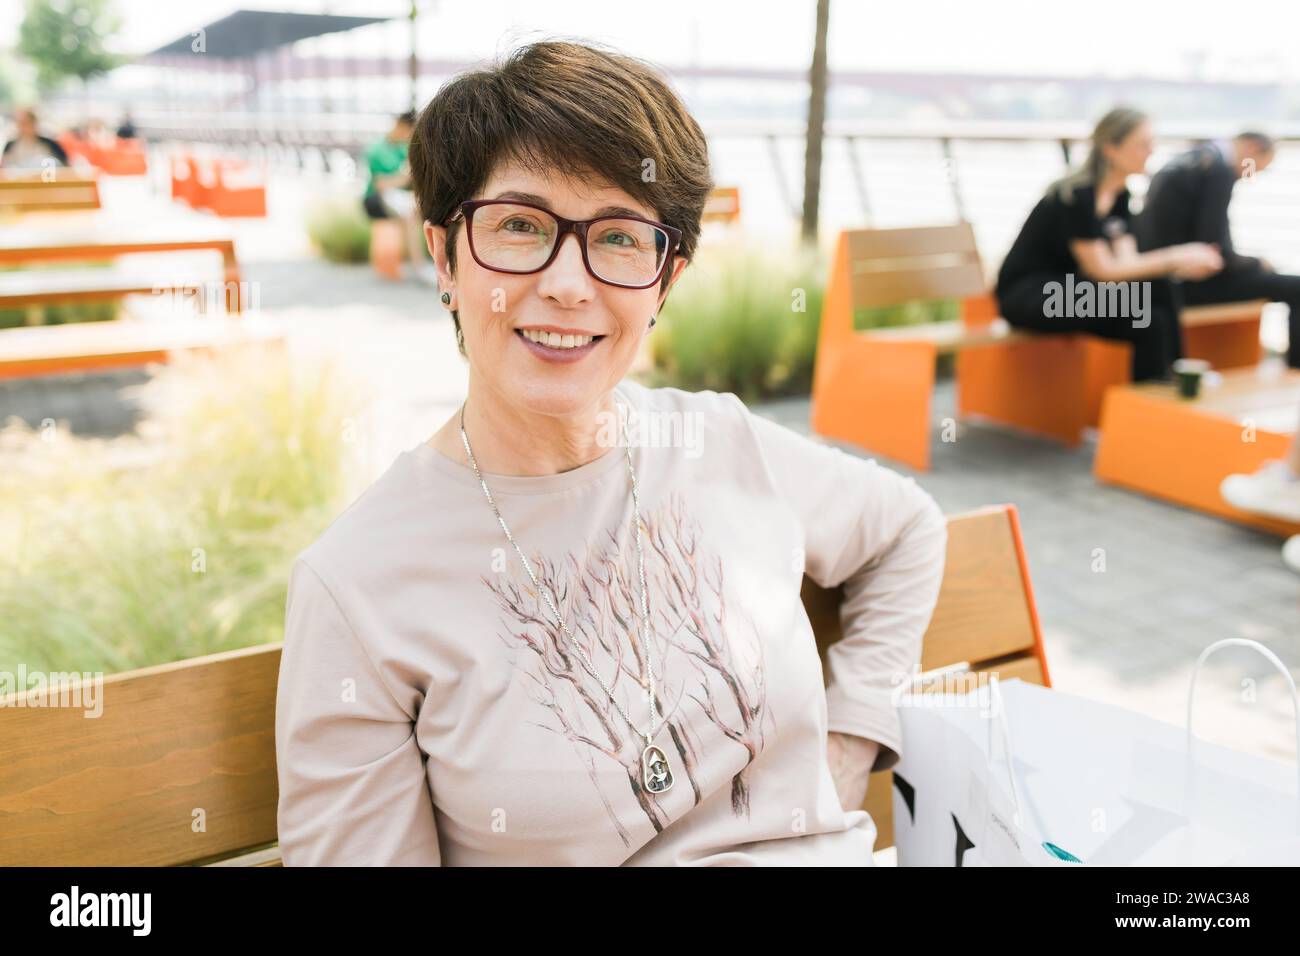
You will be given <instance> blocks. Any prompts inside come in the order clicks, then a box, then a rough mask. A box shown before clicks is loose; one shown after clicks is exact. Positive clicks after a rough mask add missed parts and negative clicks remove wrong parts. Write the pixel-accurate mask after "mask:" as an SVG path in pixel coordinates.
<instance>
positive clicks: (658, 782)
mask: <svg viewBox="0 0 1300 956" xmlns="http://www.w3.org/2000/svg"><path fill="white" fill-rule="evenodd" d="M641 774H642V777H643V778H644V780H645V788H646V789H647V790H649V791H650V792H651V793H663V792H664V791H665V790H667V789H668V788H669V787H671V786H672V785H673V772H672V770H671V769H670V768H669V766H668V758H667V757H666V756H665V755H664V752H663V751H662V750H660V749H659V748H658V747H656V746H654V745H653V744H651V745H650V746H648V747H646V749H645V750H643V751H641Z"/></svg>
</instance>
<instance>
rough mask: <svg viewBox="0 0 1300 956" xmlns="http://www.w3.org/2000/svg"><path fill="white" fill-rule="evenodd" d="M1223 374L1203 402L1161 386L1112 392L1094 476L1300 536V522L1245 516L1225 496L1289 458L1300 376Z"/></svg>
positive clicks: (1273, 371) (1299, 406)
mask: <svg viewBox="0 0 1300 956" xmlns="http://www.w3.org/2000/svg"><path fill="white" fill-rule="evenodd" d="M1222 374H1223V383H1222V384H1221V385H1219V386H1218V387H1213V388H1211V387H1207V386H1204V385H1203V386H1202V390H1201V394H1200V395H1199V396H1198V397H1197V398H1195V399H1184V398H1180V397H1179V396H1178V393H1177V389H1176V388H1175V386H1173V385H1164V384H1157V383H1141V384H1137V385H1128V386H1124V387H1115V388H1111V389H1109V390H1108V391H1107V392H1106V398H1105V405H1104V407H1103V410H1102V419H1101V434H1100V437H1099V439H1098V443H1097V456H1096V458H1095V459H1094V460H1093V474H1094V475H1096V477H1097V480H1098V481H1102V482H1107V483H1109V484H1114V485H1120V486H1122V487H1125V488H1129V489H1132V490H1134V491H1140V492H1142V493H1143V494H1147V495H1151V496H1152V497H1155V498H1160V499H1163V500H1165V501H1172V502H1174V503H1175V504H1179V505H1183V506H1185V507H1188V508H1194V509H1196V510H1197V511H1202V512H1205V513H1206V514H1211V515H1215V516H1217V517H1220V518H1227V519H1228V520H1230V521H1235V522H1238V523H1239V524H1244V525H1249V526H1250V527H1252V528H1258V529H1260V530H1261V531H1266V532H1269V533H1271V534H1276V535H1282V536H1289V535H1292V534H1300V524H1292V523H1290V522H1286V521H1282V520H1279V519H1276V518H1269V517H1265V516H1263V515H1257V514H1253V513H1250V512H1245V511H1238V510H1237V509H1236V508H1233V507H1232V506H1230V505H1229V504H1228V503H1227V502H1226V501H1224V500H1223V498H1222V497H1221V496H1220V494H1219V485H1220V483H1221V482H1222V481H1223V479H1224V478H1226V477H1227V476H1228V475H1231V474H1235V473H1245V472H1252V471H1254V470H1255V469H1256V468H1258V467H1259V466H1260V465H1261V464H1263V463H1264V461H1265V460H1267V459H1269V458H1285V457H1286V454H1287V450H1288V449H1289V447H1290V444H1291V441H1292V440H1293V438H1294V436H1295V432H1296V420H1297V416H1300V371H1295V370H1291V369H1282V368H1271V367H1269V366H1257V367H1255V368H1250V369H1235V370H1229V371H1227V372H1224V373H1222Z"/></svg>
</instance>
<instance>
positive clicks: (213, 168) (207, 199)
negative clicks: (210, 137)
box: [172, 154, 266, 217]
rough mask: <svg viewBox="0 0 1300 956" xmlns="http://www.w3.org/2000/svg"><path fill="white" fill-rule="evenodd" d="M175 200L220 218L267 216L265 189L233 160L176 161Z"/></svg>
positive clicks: (187, 157)
mask: <svg viewBox="0 0 1300 956" xmlns="http://www.w3.org/2000/svg"><path fill="white" fill-rule="evenodd" d="M172 198H173V199H180V200H183V201H184V202H186V203H188V204H189V205H190V206H191V207H192V208H194V209H207V210H208V211H210V212H213V213H215V214H216V215H218V216H249V217H262V216H265V215H266V185H265V184H264V183H263V182H262V181H261V177H260V176H259V175H258V174H256V173H254V172H253V171H252V170H251V169H249V168H248V166H247V165H246V164H244V163H242V162H239V161H238V160H233V159H217V160H200V159H198V158H196V157H194V156H192V155H190V154H185V155H182V156H178V157H173V159H172Z"/></svg>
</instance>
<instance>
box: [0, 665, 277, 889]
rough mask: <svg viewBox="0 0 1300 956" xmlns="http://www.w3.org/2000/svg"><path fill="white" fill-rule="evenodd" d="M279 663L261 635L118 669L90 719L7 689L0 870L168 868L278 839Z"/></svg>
mask: <svg viewBox="0 0 1300 956" xmlns="http://www.w3.org/2000/svg"><path fill="white" fill-rule="evenodd" d="M279 668H280V645H279V644H268V645H262V646H260V647H253V648H247V649H243V650H237V651H230V652H228V653H224V654H216V655H212V656H209V657H201V658H196V659H194V660H186V661H177V662H175V663H172V664H164V665H161V666H158V667H149V668H144V669H142V670H136V671H129V672H126V673H122V674H114V675H112V676H109V677H105V678H104V679H103V685H102V696H101V699H100V702H99V704H98V708H96V709H99V708H102V713H101V714H100V716H98V717H88V716H86V710H85V709H83V708H80V707H68V706H63V707H49V708H39V709H36V708H29V707H15V706H13V705H12V699H13V698H14V697H17V696H19V695H17V694H13V695H10V701H6V702H5V705H4V706H0V754H2V755H3V761H4V772H3V773H0V866H15V865H19V866H32V865H41V866H73V865H75V866H170V865H175V864H182V863H193V862H199V861H205V860H208V859H212V858H219V857H225V856H230V855H233V854H236V853H238V852H240V851H244V850H249V849H252V848H255V847H259V846H265V845H267V844H271V843H274V842H275V840H276V834H275V822H276V802H277V793H278V782H277V779H276V773H275V691H276V679H277V675H278V673H279ZM92 712H93V710H92Z"/></svg>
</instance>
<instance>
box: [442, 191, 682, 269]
mask: <svg viewBox="0 0 1300 956" xmlns="http://www.w3.org/2000/svg"><path fill="white" fill-rule="evenodd" d="M483 206H525V207H527V208H528V209H536V210H538V211H540V212H544V213H546V214H547V215H548V216H550V217H551V218H552V219H554V220H555V222H556V224H557V225H558V226H559V227H560V228H559V232H558V233H556V236H555V245H553V246H552V247H551V254H550V255H549V256H547V257H546V261H545V262H543V263H542V264H541V265H540V266H538V267H537V268H536V269H499V268H497V267H496V266H490V265H488V264H487V263H486V262H484V261H483V260H482V259H480V258H479V257H478V252H477V251H476V250H475V248H474V213H475V211H476V210H478V209H480V208H481V207H483ZM457 219H464V220H465V235H466V237H467V238H468V239H469V251H470V255H472V256H473V257H474V261H475V262H477V263H478V264H479V265H481V266H482V267H483V268H484V269H488V270H491V271H492V272H505V273H508V274H509V275H519V276H527V275H532V274H533V273H535V272H541V271H542V270H543V269H545V268H546V267H547V266H549V265H550V264H551V263H552V262H554V261H555V257H556V256H557V255H559V252H560V245H561V244H562V243H563V242H564V237H565V236H566V235H568V234H569V233H570V232H572V233H574V234H575V235H577V237H578V245H579V246H580V247H581V248H582V264H583V265H584V266H586V268H587V274H588V275H590V276H591V277H592V278H593V279H595V280H597V281H598V282H603V283H605V285H612V286H613V287H614V288H616V289H648V288H650V287H651V286H652V285H654V284H655V283H656V282H658V281H659V280H660V279H662V278H663V276H664V271H665V270H666V269H667V268H668V265H669V263H671V262H672V261H673V257H674V256H675V255H677V249H678V247H679V246H680V245H681V242H682V231H681V230H680V229H676V228H674V227H672V226H670V225H668V224H667V223H663V222H656V221H655V220H653V219H646V218H645V217H643V216H629V215H622V216H597V217H596V218H595V219H565V218H564V217H563V216H561V215H559V214H557V213H555V212H552V211H551V210H549V209H547V208H546V207H545V206H539V205H537V204H536V203H531V202H522V201H520V200H518V199H467V200H465V202H463V203H461V204H460V206H459V207H458V209H457V211H456V213H455V214H454V215H452V217H451V218H450V219H448V220H447V221H446V223H444V225H448V226H450V225H451V224H452V223H453V222H455V221H456V220H457ZM609 219H631V220H633V221H634V222H643V223H645V224H646V225H648V226H654V227H655V228H656V229H662V230H663V231H664V234H665V235H666V236H667V237H668V249H667V251H666V252H665V254H664V261H663V264H662V265H660V266H659V271H658V272H656V273H655V276H654V278H653V279H651V280H650V281H649V282H647V283H645V284H644V285H626V284H625V283H622V282H611V281H610V280H609V279H606V278H604V277H603V276H599V275H597V274H596V270H595V269H593V268H592V267H591V260H590V259H589V258H588V257H587V230H588V229H589V228H590V227H591V226H592V225H593V224H594V223H598V222H605V221H606V220H609Z"/></svg>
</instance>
